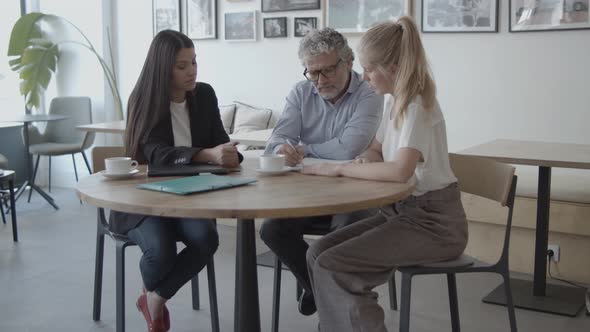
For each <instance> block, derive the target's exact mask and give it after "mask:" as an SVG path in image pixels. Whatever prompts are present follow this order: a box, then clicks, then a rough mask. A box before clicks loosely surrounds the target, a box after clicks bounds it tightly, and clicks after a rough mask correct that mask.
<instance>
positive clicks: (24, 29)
mask: <svg viewBox="0 0 590 332" xmlns="http://www.w3.org/2000/svg"><path fill="white" fill-rule="evenodd" d="M44 16H46V15H45V14H42V13H30V14H27V15H25V16H22V17H21V18H19V19H18V21H16V23H15V24H14V27H13V28H12V32H11V33H10V42H9V44H8V56H21V55H22V54H23V52H24V50H25V48H27V46H29V40H30V39H31V38H40V37H41V31H40V30H39V27H37V25H36V23H37V20H39V19H41V18H43V17H44Z"/></svg>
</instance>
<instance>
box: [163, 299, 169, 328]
mask: <svg viewBox="0 0 590 332" xmlns="http://www.w3.org/2000/svg"><path fill="white" fill-rule="evenodd" d="M162 311H163V313H162V317H163V318H164V329H165V330H166V331H170V312H169V311H168V308H166V304H164V309H162Z"/></svg>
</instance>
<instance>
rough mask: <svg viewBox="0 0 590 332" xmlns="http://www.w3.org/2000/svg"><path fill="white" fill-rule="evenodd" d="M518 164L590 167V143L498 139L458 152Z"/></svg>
mask: <svg viewBox="0 0 590 332" xmlns="http://www.w3.org/2000/svg"><path fill="white" fill-rule="evenodd" d="M458 153H459V154H466V155H472V156H478V157H486V158H492V159H494V160H497V161H500V162H504V163H509V164H516V165H532V166H545V167H562V168H580V169H590V145H587V144H573V143H551V142H534V141H520V140H508V139H497V140H493V141H490V142H487V143H483V144H480V145H476V146H473V147H470V148H468V149H465V150H462V151H459V152H458Z"/></svg>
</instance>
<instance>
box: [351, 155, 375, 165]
mask: <svg viewBox="0 0 590 332" xmlns="http://www.w3.org/2000/svg"><path fill="white" fill-rule="evenodd" d="M370 162H371V161H370V160H369V158H366V157H362V156H356V157H354V160H353V161H352V163H354V164H367V163H370Z"/></svg>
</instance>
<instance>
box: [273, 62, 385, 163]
mask: <svg viewBox="0 0 590 332" xmlns="http://www.w3.org/2000/svg"><path fill="white" fill-rule="evenodd" d="M382 113H383V97H381V96H378V95H376V94H375V92H374V91H373V90H372V89H371V88H370V87H369V85H368V84H367V82H364V81H362V80H361V77H360V75H359V74H358V73H356V72H355V71H352V72H351V79H350V83H349V85H348V89H347V90H346V92H345V93H344V95H342V97H340V99H339V100H338V101H337V102H336V103H335V104H332V103H330V102H329V101H328V100H326V99H324V98H323V97H322V96H321V95H320V94H319V93H318V91H317V89H316V88H315V86H314V85H313V83H312V82H310V81H301V82H299V83H297V84H296V85H295V87H294V88H293V90H291V92H290V93H289V95H288V96H287V101H286V105H285V109H284V110H283V113H282V114H281V116H280V118H279V120H278V122H277V125H276V126H275V128H274V130H273V132H272V135H271V137H270V139H269V141H268V142H267V144H266V149H265V153H273V152H275V151H276V150H277V149H278V147H279V146H280V145H281V144H284V143H286V142H287V140H290V141H291V143H292V144H297V143H299V142H300V143H301V144H302V145H303V146H304V149H305V157H313V158H323V159H335V160H348V159H354V157H356V156H358V155H359V154H361V152H363V151H364V150H365V149H366V148H367V147H368V146H369V144H370V143H371V140H372V139H373V137H375V133H376V132H377V128H378V127H379V123H380V121H381V115H382Z"/></svg>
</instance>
